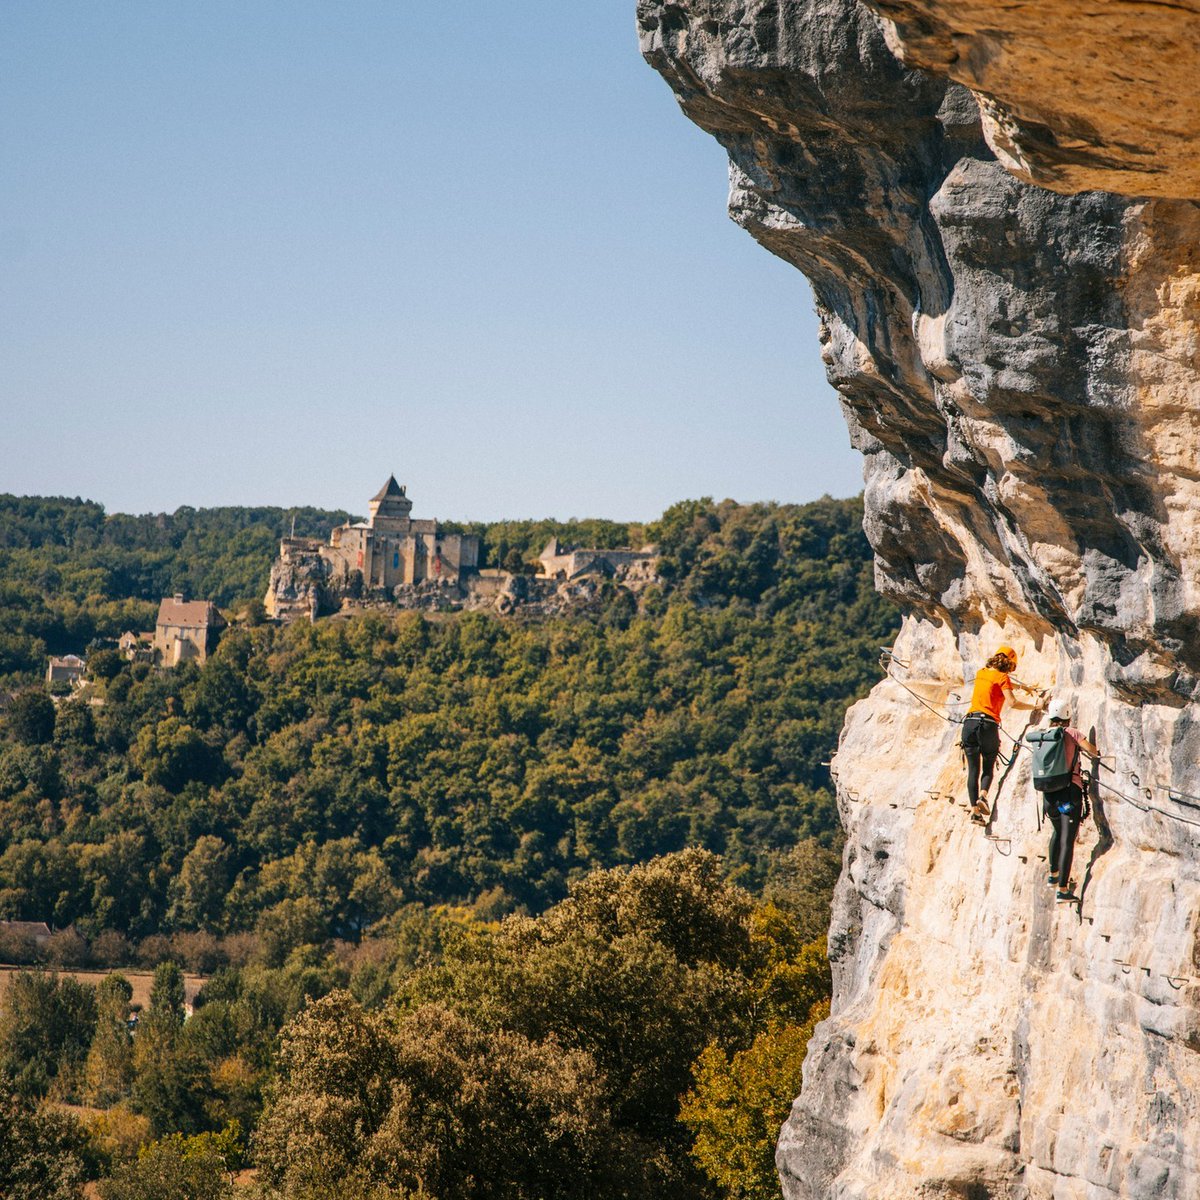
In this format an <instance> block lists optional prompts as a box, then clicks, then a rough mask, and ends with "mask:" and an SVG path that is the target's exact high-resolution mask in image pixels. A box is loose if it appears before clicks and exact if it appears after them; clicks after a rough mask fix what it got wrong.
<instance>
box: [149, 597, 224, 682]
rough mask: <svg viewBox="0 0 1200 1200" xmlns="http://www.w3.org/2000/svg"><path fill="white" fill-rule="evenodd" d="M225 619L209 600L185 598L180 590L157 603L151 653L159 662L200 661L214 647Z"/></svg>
mask: <svg viewBox="0 0 1200 1200" xmlns="http://www.w3.org/2000/svg"><path fill="white" fill-rule="evenodd" d="M224 628H225V620H224V618H223V617H222V616H221V614H220V613H219V612H217V608H216V605H215V604H212V603H211V602H210V601H208V600H184V598H183V594H182V593H181V592H176V593H175V595H174V596H172V597H169V598H167V599H164V600H163V602H162V603H161V604H160V605H159V606H158V619H157V621H156V622H155V624H154V642H153V646H154V657H155V660H156V661H157V662H158V664H159V665H160V666H163V667H175V666H178V665H179V664H180V663H181V662H188V661H194V662H198V663H203V662H204V660H205V659H206V658H208V656H209V654H210V653H211V652H212V651H213V650H214V649H215V647H216V639H217V634H218V633H219V632H220V631H221V630H222V629H224Z"/></svg>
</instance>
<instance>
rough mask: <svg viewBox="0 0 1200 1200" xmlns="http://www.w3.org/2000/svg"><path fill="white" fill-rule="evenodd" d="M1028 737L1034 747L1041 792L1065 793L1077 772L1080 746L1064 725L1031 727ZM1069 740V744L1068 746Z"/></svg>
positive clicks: (1035, 774)
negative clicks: (1068, 733) (1040, 727)
mask: <svg viewBox="0 0 1200 1200" xmlns="http://www.w3.org/2000/svg"><path fill="white" fill-rule="evenodd" d="M1025 740H1026V741H1027V742H1028V743H1029V744H1030V746H1031V747H1032V748H1033V786H1034V787H1035V788H1036V789H1037V790H1038V791H1039V792H1061V791H1062V790H1063V789H1064V788H1065V787H1066V786H1067V785H1068V784H1069V783H1070V782H1071V776H1072V775H1074V774H1075V764H1076V763H1077V762H1078V761H1079V746H1078V745H1077V744H1076V743H1075V740H1074V738H1071V737H1068V736H1067V731H1066V730H1065V729H1064V728H1063V727H1062V726H1061V725H1051V726H1050V728H1049V729H1031V730H1030V731H1029V732H1028V733H1027V734H1026V735H1025ZM1068 743H1069V746H1068Z"/></svg>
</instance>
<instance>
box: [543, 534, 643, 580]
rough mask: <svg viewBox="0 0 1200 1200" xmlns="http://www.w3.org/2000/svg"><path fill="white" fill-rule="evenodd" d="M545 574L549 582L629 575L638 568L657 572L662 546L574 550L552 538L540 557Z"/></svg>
mask: <svg viewBox="0 0 1200 1200" xmlns="http://www.w3.org/2000/svg"><path fill="white" fill-rule="evenodd" d="M538 562H539V563H541V565H542V574H543V575H544V576H546V578H547V579H561V580H564V581H568V582H569V581H570V580H572V579H578V578H579V576H581V575H588V574H602V575H616V574H622V575H623V574H626V573H629V572H631V571H633V570H635V569H641V570H644V571H653V569H654V567H655V566H656V564H657V563H658V547H657V546H643V547H642V548H641V549H640V550H631V549H629V548H628V547H624V546H623V547H621V549H619V550H570V549H567V548H566V547H565V546H563V545H562V544H561V543H560V542H559V540H558V538H556V537H555V538H551V539H550V540H549V541H548V542H547V543H546V548H545V549H544V550H543V551H542V552H541V554H539V555H538Z"/></svg>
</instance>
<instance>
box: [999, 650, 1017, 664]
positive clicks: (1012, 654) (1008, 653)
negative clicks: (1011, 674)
mask: <svg viewBox="0 0 1200 1200" xmlns="http://www.w3.org/2000/svg"><path fill="white" fill-rule="evenodd" d="M996 653H997V654H1003V655H1004V657H1005V658H1007V659H1008V661H1009V662H1010V663H1012V665H1013V666H1014V667H1015V666H1016V665H1017V652H1016V651H1015V650H1014V649H1013V648H1012V647H1011V646H998V647H997V648H996Z"/></svg>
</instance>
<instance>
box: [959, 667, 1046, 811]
mask: <svg viewBox="0 0 1200 1200" xmlns="http://www.w3.org/2000/svg"><path fill="white" fill-rule="evenodd" d="M1016 667H1017V652H1016V651H1015V650H1014V649H1013V648H1012V647H1011V646H1001V647H1000V648H999V649H998V650H997V651H996V653H995V654H993V655H992V657H991V658H989V659H988V660H987V662H986V663H985V664H984V665H983V666H982V667H980V668H979V670H978V671H977V672H976V673H975V683H974V685H973V687H972V689H971V703H970V705H969V706H968V708H967V715H966V716H965V717H964V718H963V723H962V738H961V740H960V745H961V746H962V751H963V754H964V755H965V756H966V760H967V802H968V804H969V806H970V809H971V819H972V820H975V821H979V822H986V821H987V819H988V817H989V816H990V815H991V809H990V808H989V807H988V791H989V790H990V789H991V786H992V775H993V774H994V772H995V770H996V758H997V757H998V755H999V754H1000V713H1001V712H1002V710H1003V708H1004V701H1005V700H1006V699H1007V697H1008V696H1011V695H1012V694H1013V689H1014V688H1020V689H1021V690H1022V691H1023V692H1029V693H1034V692H1036V691H1037V688H1031V687H1027V686H1026V685H1025V684H1023V683H1018V682H1017V681H1016V680H1015V679H1012V678H1010V676H1011V674H1012V672H1013V671H1014V670H1016Z"/></svg>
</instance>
